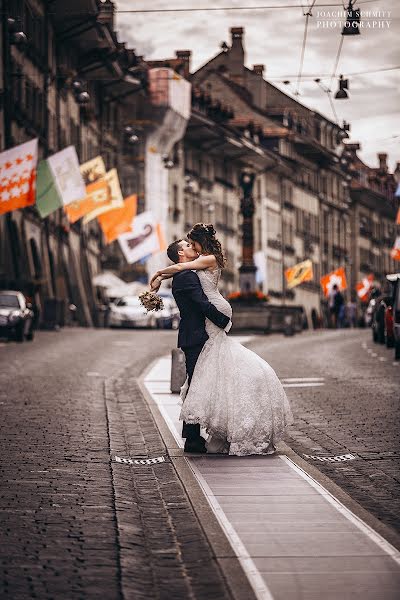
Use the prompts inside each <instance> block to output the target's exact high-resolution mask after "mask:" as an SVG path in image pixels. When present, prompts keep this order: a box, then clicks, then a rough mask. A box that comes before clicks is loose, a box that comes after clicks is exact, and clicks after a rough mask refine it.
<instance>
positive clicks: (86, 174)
mask: <svg viewBox="0 0 400 600" xmlns="http://www.w3.org/2000/svg"><path fill="white" fill-rule="evenodd" d="M79 170H80V173H81V175H82V177H83V181H84V183H85V186H86V189H85V195H84V197H83V198H81V199H80V200H78V201H77V202H71V203H70V204H68V205H67V206H65V207H64V210H65V213H66V215H67V217H68V220H69V222H70V223H75V221H78V220H79V219H81V218H82V217H84V216H85V215H87V214H88V213H90V212H92V211H93V210H95V208H97V207H98V206H105V205H106V204H108V203H109V202H110V190H109V187H108V184H107V182H106V181H104V180H103V179H102V178H103V177H104V175H105V174H106V167H105V164H104V160H103V159H102V157H101V156H96V158H92V159H91V160H88V161H87V162H85V163H83V164H82V165H81V166H80V167H79Z"/></svg>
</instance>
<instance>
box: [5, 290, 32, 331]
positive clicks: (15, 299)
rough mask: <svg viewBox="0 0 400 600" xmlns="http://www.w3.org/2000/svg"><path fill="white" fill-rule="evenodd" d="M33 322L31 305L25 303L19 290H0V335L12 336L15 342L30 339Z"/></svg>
mask: <svg viewBox="0 0 400 600" xmlns="http://www.w3.org/2000/svg"><path fill="white" fill-rule="evenodd" d="M33 323H34V314H33V311H32V307H31V305H30V304H27V303H26V300H25V296H24V295H23V294H22V293H21V292H16V291H11V290H9V291H1V292H0V337H7V338H8V339H11V338H12V337H14V338H15V339H16V340H17V342H23V341H24V339H27V340H28V341H32V340H33V337H34V329H33Z"/></svg>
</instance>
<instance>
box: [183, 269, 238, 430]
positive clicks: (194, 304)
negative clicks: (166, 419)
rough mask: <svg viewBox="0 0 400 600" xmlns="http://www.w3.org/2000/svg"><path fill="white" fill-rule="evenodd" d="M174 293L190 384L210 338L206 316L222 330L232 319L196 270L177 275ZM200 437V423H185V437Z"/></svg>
mask: <svg viewBox="0 0 400 600" xmlns="http://www.w3.org/2000/svg"><path fill="white" fill-rule="evenodd" d="M172 294H173V296H174V298H175V302H176V303H177V305H178V308H179V311H180V314H181V322H180V324H179V335H178V348H182V350H183V352H184V353H185V359H186V372H187V375H188V377H189V384H190V381H191V379H192V375H193V371H194V368H195V366H196V362H197V359H198V357H199V354H200V352H201V350H202V348H203V346H204V344H205V343H206V341H207V340H208V335H207V332H206V326H205V319H206V317H207V318H208V319H210V321H212V322H213V323H214V324H215V325H217V326H218V327H221V329H224V328H225V327H226V326H227V325H228V323H229V321H230V319H229V317H227V316H226V315H224V314H223V313H221V312H220V311H219V310H218V309H216V308H215V306H214V305H213V304H211V302H209V300H208V298H207V296H206V295H205V293H204V292H203V288H202V287H201V283H200V280H199V278H198V276H197V274H196V273H195V272H194V271H181V272H180V273H176V275H174V277H173V280H172ZM199 436H200V425H190V424H187V423H185V422H184V423H183V430H182V437H185V438H187V439H188V440H189V439H190V440H194V439H196V438H198V437H199Z"/></svg>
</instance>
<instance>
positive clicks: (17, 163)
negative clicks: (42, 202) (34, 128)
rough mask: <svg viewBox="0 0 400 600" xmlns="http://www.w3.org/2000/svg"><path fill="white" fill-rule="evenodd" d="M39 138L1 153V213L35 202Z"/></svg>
mask: <svg viewBox="0 0 400 600" xmlns="http://www.w3.org/2000/svg"><path fill="white" fill-rule="evenodd" d="M37 159H38V140H37V139H34V140H31V141H30V142H26V143H25V144H20V145H19V146H15V147H14V148H11V149H10V150H5V151H4V152H1V153H0V214H4V213H7V212H10V211H12V210H17V209H18V208H24V207H25V206H32V204H35V190H36V165H37Z"/></svg>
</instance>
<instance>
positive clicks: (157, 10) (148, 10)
mask: <svg viewBox="0 0 400 600" xmlns="http://www.w3.org/2000/svg"><path fill="white" fill-rule="evenodd" d="M372 2H374V3H375V4H376V3H377V2H380V0H360V2H359V4H370V3H372ZM319 6H320V8H324V7H325V8H327V7H329V8H331V7H336V6H340V7H342V8H343V3H336V2H330V3H325V4H320V5H319ZM284 8H299V6H298V4H284V5H281V6H279V5H263V6H208V7H207V6H205V7H196V8H141V9H139V8H136V9H118V8H117V9H116V10H115V12H116V13H120V14H121V13H135V14H139V13H172V12H201V11H205V12H210V11H219V10H223V11H234V10H247V11H249V10H282V9H284Z"/></svg>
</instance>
